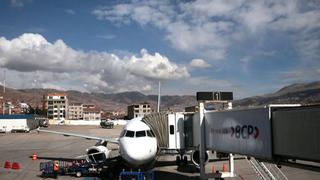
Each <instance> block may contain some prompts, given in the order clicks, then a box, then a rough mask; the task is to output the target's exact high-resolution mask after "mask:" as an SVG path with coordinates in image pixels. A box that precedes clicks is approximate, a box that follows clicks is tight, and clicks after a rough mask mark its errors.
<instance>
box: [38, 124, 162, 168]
mask: <svg viewBox="0 0 320 180" xmlns="http://www.w3.org/2000/svg"><path fill="white" fill-rule="evenodd" d="M38 131H39V132H47V133H54V134H60V135H64V136H75V137H81V138H85V139H89V140H97V141H99V142H98V143H97V144H96V145H95V146H92V147H90V148H88V149H87V155H88V157H89V160H91V161H94V162H104V161H106V160H107V159H108V158H109V157H110V150H109V149H108V148H107V143H115V144H118V145H119V151H120V156H121V157H122V159H123V160H124V161H125V163H126V164H127V165H128V166H130V167H133V168H147V166H152V165H153V163H154V162H155V160H156V156H157V152H158V144H157V139H156V137H155V135H154V133H153V132H152V130H151V129H150V128H149V126H148V125H147V124H145V123H144V122H143V121H141V118H135V119H133V120H131V121H129V122H128V123H127V125H126V126H125V127H124V129H123V130H122V132H121V134H120V137H119V138H101V137H94V136H86V135H81V134H75V133H66V132H57V131H50V130H40V129H38Z"/></svg>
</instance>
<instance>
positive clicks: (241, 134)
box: [210, 125, 260, 139]
mask: <svg viewBox="0 0 320 180" xmlns="http://www.w3.org/2000/svg"><path fill="white" fill-rule="evenodd" d="M210 131H211V134H219V135H223V134H224V135H226V134H230V136H231V137H232V138H237V139H249V138H250V137H252V138H254V139H257V138H258V137H259V134H260V130H259V128H258V127H257V126H252V125H237V126H231V127H229V128H220V129H214V128H211V130H210Z"/></svg>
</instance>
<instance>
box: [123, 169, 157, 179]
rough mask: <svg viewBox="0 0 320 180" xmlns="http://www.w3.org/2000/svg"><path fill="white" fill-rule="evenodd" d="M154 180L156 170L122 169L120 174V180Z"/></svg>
mask: <svg viewBox="0 0 320 180" xmlns="http://www.w3.org/2000/svg"><path fill="white" fill-rule="evenodd" d="M131 179H136V180H154V172H153V171H147V172H141V171H122V172H121V173H120V175H119V180H131Z"/></svg>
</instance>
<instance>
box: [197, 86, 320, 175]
mask: <svg viewBox="0 0 320 180" xmlns="http://www.w3.org/2000/svg"><path fill="white" fill-rule="evenodd" d="M214 94H215V93H212V92H198V93H197V100H198V102H199V112H198V113H196V114H194V117H193V118H192V119H193V121H197V122H198V123H195V124H196V125H197V127H198V128H197V129H198V131H199V132H198V134H199V135H200V140H199V141H198V142H199V146H198V147H199V151H200V157H199V158H200V164H199V167H200V177H201V178H203V179H205V178H208V177H210V176H208V174H205V170H204V169H205V168H204V167H205V164H204V155H205V151H207V150H215V151H220V152H224V153H230V161H229V163H230V169H231V170H230V172H229V174H227V175H226V176H224V177H233V176H234V173H233V155H232V154H241V155H246V156H248V157H254V158H256V159H258V160H259V161H270V162H273V163H276V164H281V163H283V164H288V162H289V160H292V161H295V160H304V161H311V162H320V144H319V143H318V142H319V138H320V131H318V129H319V127H320V106H319V105H314V106H300V105H290V104H288V105H269V106H266V107H259V108H257V107H256V108H248V109H237V110H234V109H233V110H220V111H219V110H209V111H206V110H205V109H204V103H205V102H208V101H209V102H212V101H213V102H223V103H228V102H230V100H232V98H231V99H226V100H224V101H221V99H218V98H216V96H214ZM261 164H262V165H263V163H261ZM306 166H307V165H306ZM300 167H301V168H304V165H303V164H301V166H300ZM318 169H319V168H318ZM220 177H221V176H220ZM222 177H223V176H222Z"/></svg>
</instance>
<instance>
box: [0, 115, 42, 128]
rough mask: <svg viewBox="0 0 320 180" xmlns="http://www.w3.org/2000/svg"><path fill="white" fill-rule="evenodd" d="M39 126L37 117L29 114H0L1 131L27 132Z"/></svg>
mask: <svg viewBox="0 0 320 180" xmlns="http://www.w3.org/2000/svg"><path fill="white" fill-rule="evenodd" d="M38 127H39V119H37V118H35V116H34V115H31V114H10V115H9V114H8V115H0V131H1V132H29V131H31V130H33V129H36V128H38Z"/></svg>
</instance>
